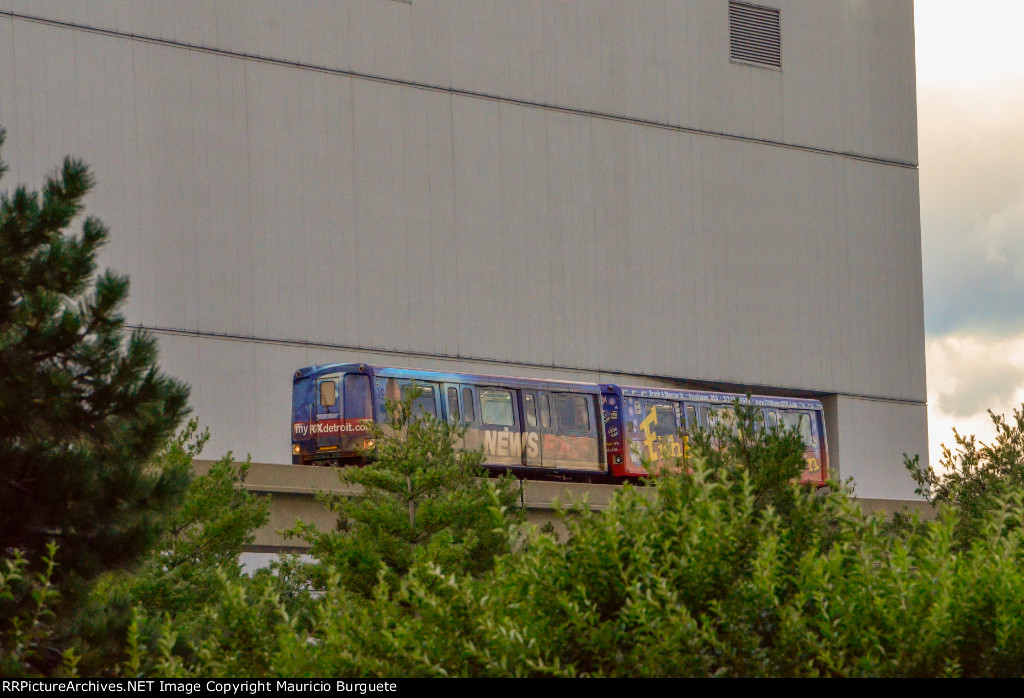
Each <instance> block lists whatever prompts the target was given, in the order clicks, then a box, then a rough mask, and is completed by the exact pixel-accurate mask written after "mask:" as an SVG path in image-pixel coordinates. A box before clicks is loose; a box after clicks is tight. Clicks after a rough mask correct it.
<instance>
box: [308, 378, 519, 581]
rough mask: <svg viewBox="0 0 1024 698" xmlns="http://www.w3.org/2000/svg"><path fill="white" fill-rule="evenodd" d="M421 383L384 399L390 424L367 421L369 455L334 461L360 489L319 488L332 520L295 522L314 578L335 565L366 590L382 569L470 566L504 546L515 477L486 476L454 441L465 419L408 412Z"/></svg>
mask: <svg viewBox="0 0 1024 698" xmlns="http://www.w3.org/2000/svg"><path fill="white" fill-rule="evenodd" d="M419 393H420V391H419V390H417V389H414V390H411V391H409V393H408V394H407V395H406V396H405V397H404V399H403V400H402V402H400V403H392V402H389V403H388V414H389V415H390V422H389V424H388V425H387V427H385V428H381V427H379V426H376V425H374V426H373V427H372V429H373V430H374V431H373V433H374V436H375V441H376V443H377V446H376V452H375V457H374V459H373V461H372V462H371V463H370V464H369V465H367V466H365V467H362V468H345V469H342V470H341V471H340V478H341V481H342V483H343V484H345V485H349V486H357V487H359V488H361V490H362V493H361V494H360V495H358V496H349V495H343V494H332V495H327V496H325V497H324V499H325V501H326V503H327V504H328V506H329V507H330V508H331V509H332V510H333V511H335V512H337V514H338V527H337V529H336V530H334V531H328V532H321V531H317V530H316V529H315V528H313V527H312V526H308V525H302V526H300V527H299V529H298V532H299V534H300V535H301V536H302V537H304V538H305V539H306V540H307V542H309V544H310V554H311V555H313V557H315V558H317V560H319V564H318V565H317V569H316V570H315V572H314V584H316V585H318V586H319V585H322V584H323V583H324V580H325V578H326V577H328V576H329V575H331V574H338V575H339V577H340V580H341V583H342V585H343V586H345V587H347V588H348V589H350V590H352V591H355V592H356V593H359V594H362V595H364V596H366V597H371V596H372V595H373V593H374V587H375V586H376V585H377V582H378V580H379V579H380V575H381V574H383V575H384V579H385V580H386V581H387V582H388V583H389V584H391V585H392V587H394V585H395V584H396V583H397V582H398V580H399V579H401V578H402V577H404V576H405V575H406V574H407V573H408V571H409V570H410V569H411V568H412V567H413V566H415V565H417V564H419V565H423V564H426V565H432V566H434V567H435V568H436V569H437V570H438V571H439V572H440V574H442V575H445V576H447V575H458V576H461V575H467V574H468V575H476V574H480V573H482V572H484V571H486V570H488V569H490V568H491V566H492V565H493V564H494V559H495V557H496V556H497V555H500V554H502V553H505V552H508V551H509V549H510V542H511V526H512V523H513V522H514V521H515V520H516V519H517V517H518V516H519V515H520V510H519V508H518V507H517V506H515V504H516V499H517V496H518V490H517V488H516V487H515V479H514V478H512V477H504V478H501V479H498V480H488V479H487V474H486V472H485V471H484V470H483V469H482V468H480V463H481V462H482V461H483V454H482V453H480V452H477V451H464V450H461V449H460V448H459V442H460V440H461V438H462V436H463V435H464V432H465V430H464V429H461V428H460V427H457V426H454V425H451V424H446V423H444V422H439V421H437V420H436V419H434V418H433V417H431V416H429V415H417V414H415V413H414V401H415V399H416V397H418V395H419Z"/></svg>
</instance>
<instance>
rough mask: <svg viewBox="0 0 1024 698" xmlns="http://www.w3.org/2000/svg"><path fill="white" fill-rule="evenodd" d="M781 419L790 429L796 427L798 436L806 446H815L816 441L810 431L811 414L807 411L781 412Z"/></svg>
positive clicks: (816, 444) (816, 445)
mask: <svg viewBox="0 0 1024 698" xmlns="http://www.w3.org/2000/svg"><path fill="white" fill-rule="evenodd" d="M782 421H783V422H784V423H785V425H786V427H788V428H790V429H797V430H799V432H800V437H801V438H802V439H803V440H804V445H805V446H807V447H808V448H817V447H818V442H817V439H815V438H814V435H813V434H812V433H811V415H810V414H808V413H807V412H783V413H782Z"/></svg>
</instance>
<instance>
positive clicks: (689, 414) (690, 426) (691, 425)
mask: <svg viewBox="0 0 1024 698" xmlns="http://www.w3.org/2000/svg"><path fill="white" fill-rule="evenodd" d="M696 428H697V408H696V407H694V406H693V405H687V406H686V431H687V432H691V431H693V430H694V429H696Z"/></svg>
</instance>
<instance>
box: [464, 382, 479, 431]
mask: <svg viewBox="0 0 1024 698" xmlns="http://www.w3.org/2000/svg"><path fill="white" fill-rule="evenodd" d="M462 410H463V414H464V415H465V417H466V424H472V423H473V422H474V421H475V420H476V408H474V407H473V389H472V388H463V389H462Z"/></svg>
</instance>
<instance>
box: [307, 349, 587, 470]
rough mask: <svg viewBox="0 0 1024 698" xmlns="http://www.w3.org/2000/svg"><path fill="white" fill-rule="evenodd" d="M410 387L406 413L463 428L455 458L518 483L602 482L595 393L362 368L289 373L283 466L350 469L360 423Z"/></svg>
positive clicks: (367, 443)
mask: <svg viewBox="0 0 1024 698" xmlns="http://www.w3.org/2000/svg"><path fill="white" fill-rule="evenodd" d="M413 385H415V386H416V387H417V388H419V389H420V391H422V392H421V394H420V396H419V397H417V398H416V401H415V404H414V409H415V410H417V411H419V412H421V413H423V414H429V415H431V416H432V417H434V418H436V419H438V420H442V421H447V422H449V423H451V424H455V425H458V426H461V427H465V428H466V433H465V437H464V439H465V448H467V449H482V450H483V452H484V457H485V461H484V464H485V465H486V466H487V467H489V468H494V469H502V470H512V471H513V472H516V473H517V474H520V475H522V476H524V477H529V476H535V477H545V476H550V477H557V478H560V479H598V480H600V479H602V478H604V477H606V476H607V461H606V459H605V451H606V449H605V444H604V433H605V432H604V429H602V428H601V423H602V413H601V390H600V388H599V387H598V386H597V385H595V384H592V383H573V382H569V381H555V380H539V379H529V378H507V377H503V376H486V375H473V374H463V373H441V372H437V371H420V370H414V369H404V368H388V367H381V366H369V365H366V364H330V365H324V366H310V367H308V368H303V369H299V370H298V371H296V372H295V375H294V377H293V391H292V462H293V463H296V464H304V465H308V464H326V465H337V464H348V463H352V464H358V463H361V462H362V458H363V455H362V454H363V453H364V452H365V451H367V450H368V449H370V448H372V443H371V438H370V430H369V426H368V425H369V423H370V422H371V421H376V422H379V423H383V422H385V421H386V419H387V415H386V411H385V404H386V402H387V401H388V400H399V399H401V398H402V397H403V396H404V395H405V394H406V393H407V392H408V391H409V390H411V389H412V387H413Z"/></svg>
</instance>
